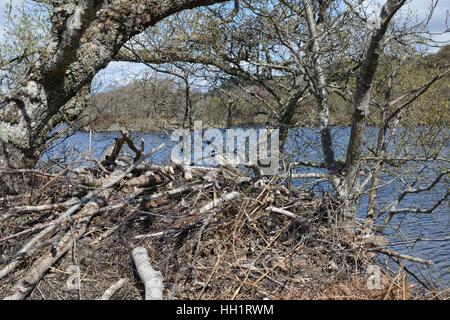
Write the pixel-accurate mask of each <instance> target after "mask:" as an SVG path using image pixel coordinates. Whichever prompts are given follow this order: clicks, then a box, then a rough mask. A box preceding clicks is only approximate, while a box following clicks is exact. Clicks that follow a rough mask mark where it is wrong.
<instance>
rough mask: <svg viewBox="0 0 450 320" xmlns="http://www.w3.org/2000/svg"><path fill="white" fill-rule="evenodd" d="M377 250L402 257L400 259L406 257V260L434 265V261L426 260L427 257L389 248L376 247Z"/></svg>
mask: <svg viewBox="0 0 450 320" xmlns="http://www.w3.org/2000/svg"><path fill="white" fill-rule="evenodd" d="M375 251H378V252H380V253H383V254H386V255H388V256H392V257H395V258H400V259H405V260H409V261H413V262H417V263H421V264H424V265H426V266H432V265H433V262H431V261H429V260H425V259H421V258H416V257H412V256H409V255H406V254H403V253H398V252H395V251H392V250H389V249H384V248H380V249H375Z"/></svg>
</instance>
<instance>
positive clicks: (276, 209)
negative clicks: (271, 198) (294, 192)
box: [266, 207, 300, 219]
mask: <svg viewBox="0 0 450 320" xmlns="http://www.w3.org/2000/svg"><path fill="white" fill-rule="evenodd" d="M266 211H270V212H274V213H279V214H283V215H285V216H288V217H290V218H294V219H300V216H299V215H296V214H295V213H293V212H290V211H287V210H283V209H279V208H275V207H268V208H267V209H266Z"/></svg>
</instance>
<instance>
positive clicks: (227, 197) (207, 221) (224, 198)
mask: <svg viewBox="0 0 450 320" xmlns="http://www.w3.org/2000/svg"><path fill="white" fill-rule="evenodd" d="M237 197H239V193H238V192H231V193H227V194H225V195H223V196H221V197H220V198H218V199H215V200H213V201H212V202H210V203H208V204H207V205H206V206H204V207H202V208H200V210H199V212H200V214H203V213H206V212H208V211H211V210H212V209H214V208H216V207H218V206H219V205H221V204H222V203H226V202H230V201H232V200H234V199H236V198H237ZM213 217H214V212H212V213H211V214H209V215H208V217H207V218H206V219H205V221H204V222H203V224H202V226H201V228H200V231H199V233H198V240H197V243H196V244H195V249H194V254H193V255H192V263H191V266H190V268H189V274H191V273H192V271H193V270H194V268H195V262H196V260H197V256H198V252H199V249H200V244H201V242H202V238H203V233H204V232H205V230H206V228H207V227H208V225H209V224H210V223H211V221H212V219H213Z"/></svg>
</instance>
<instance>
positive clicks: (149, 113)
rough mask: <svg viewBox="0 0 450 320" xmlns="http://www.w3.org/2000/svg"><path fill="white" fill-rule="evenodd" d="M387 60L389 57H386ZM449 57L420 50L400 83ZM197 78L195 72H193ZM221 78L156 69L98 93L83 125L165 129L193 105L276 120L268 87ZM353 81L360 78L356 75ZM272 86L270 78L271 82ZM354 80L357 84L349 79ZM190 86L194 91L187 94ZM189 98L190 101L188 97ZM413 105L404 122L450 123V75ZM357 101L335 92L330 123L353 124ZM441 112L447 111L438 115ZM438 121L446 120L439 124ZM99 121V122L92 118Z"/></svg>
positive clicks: (201, 112) (312, 116) (223, 120)
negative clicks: (188, 79) (197, 81)
mask: <svg viewBox="0 0 450 320" xmlns="http://www.w3.org/2000/svg"><path fill="white" fill-rule="evenodd" d="M386 59H388V58H386ZM449 62H450V46H446V47H443V48H441V49H440V50H439V52H437V53H435V54H429V55H425V56H422V55H419V54H417V58H416V60H410V61H408V62H407V67H405V68H404V70H402V73H401V74H400V75H399V76H398V79H397V80H396V83H395V86H397V87H398V88H401V90H402V91H404V90H408V89H411V88H414V86H415V85H416V84H417V83H420V82H422V81H423V80H424V79H426V78H427V77H429V76H430V70H433V69H438V68H439V67H442V68H443V67H445V66H447V65H448V64H449ZM381 69H384V70H381V72H380V75H379V76H378V79H377V80H376V85H378V86H376V88H377V89H376V90H374V92H375V94H376V95H378V96H379V97H382V96H383V94H384V92H383V89H384V82H385V81H384V80H385V75H383V71H385V73H388V72H389V69H390V68H389V64H386V67H383V68H381ZM192 77H194V75H192ZM215 80H216V79H214V78H211V77H209V78H208V76H205V80H204V81H207V82H208V89H207V90H205V89H204V86H202V87H200V86H195V85H190V86H188V88H186V86H185V82H184V81H180V79H179V78H178V77H177V76H174V75H167V74H165V73H158V72H152V73H148V74H146V75H145V77H143V78H140V79H136V80H134V81H132V82H130V83H129V84H127V85H120V84H118V85H116V86H114V87H112V88H110V89H108V90H105V91H102V92H98V93H96V94H94V95H93V96H92V97H91V99H90V101H89V104H88V105H89V107H88V108H87V109H86V110H85V116H86V117H85V118H84V121H82V122H81V124H82V129H83V130H84V129H91V128H92V129H95V130H97V131H117V130H119V128H121V127H126V128H128V129H129V130H132V131H161V130H164V129H173V128H177V127H182V126H183V121H184V120H185V119H184V118H185V116H186V115H185V114H184V113H183V112H181V110H183V109H184V106H185V105H188V107H189V109H190V110H188V112H190V113H191V117H192V121H196V120H200V121H202V122H203V123H204V124H206V125H209V126H214V127H229V126H253V125H255V126H261V125H276V123H274V122H275V121H274V119H272V117H271V112H270V110H268V108H266V105H265V104H263V103H261V102H260V101H258V98H257V97H256V94H257V93H260V92H262V91H263V89H262V88H261V86H260V85H259V84H258V83H256V82H253V83H252V82H250V81H243V80H240V79H238V78H234V77H230V78H229V79H228V80H227V81H224V82H221V83H220V84H219V85H217V86H215V85H214V83H215V82H216V81H215ZM352 81H353V82H354V81H355V79H352ZM267 83H268V85H270V80H268V81H267ZM349 85H354V84H353V83H350V84H349ZM186 90H189V94H188V95H187V94H186ZM313 99H314V98H313V96H312V95H311V96H309V97H307V98H306V99H305V100H302V101H299V104H298V108H297V109H296V112H295V115H294V122H293V124H292V126H293V127H295V126H306V127H307V126H314V125H315V124H317V121H318V119H317V112H316V107H315V105H314V101H313ZM187 100H189V101H187ZM414 104H415V106H414V108H411V112H409V113H408V114H407V116H406V117H405V118H404V119H403V120H402V121H401V125H404V126H409V125H431V126H433V125H442V124H448V123H450V112H449V107H450V75H448V74H447V75H446V76H445V77H443V78H442V79H441V80H439V81H437V82H436V83H435V84H434V85H433V86H432V87H431V88H430V89H429V91H428V92H427V93H426V94H424V95H422V96H421V97H419V98H418V99H417V100H416V101H415V102H414ZM352 112H353V106H352V101H348V100H346V99H345V97H343V96H342V95H340V94H339V93H338V92H331V93H330V122H331V124H332V125H337V126H348V125H350V124H351V120H352ZM371 113H372V118H371V119H370V120H371V125H374V126H376V125H377V122H378V120H379V119H377V112H376V108H373V110H372V111H371ZM436 113H438V114H440V115H442V117H441V118H438V119H436V117H435V115H436ZM436 121H441V122H440V123H436ZM94 122H95V125H92V123H94Z"/></svg>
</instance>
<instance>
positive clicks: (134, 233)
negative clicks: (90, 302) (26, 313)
mask: <svg viewBox="0 0 450 320" xmlns="http://www.w3.org/2000/svg"><path fill="white" fill-rule="evenodd" d="M125 143H126V144H128V145H129V146H130V148H131V150H134V152H135V155H133V157H130V156H129V155H125V154H124V155H120V154H121V153H120V151H121V148H122V145H124V144H125ZM154 151H155V150H154ZM119 155H120V156H119ZM0 179H1V180H2V187H1V188H2V193H3V195H2V196H1V197H0V253H1V256H0V297H2V298H5V299H12V298H13V299H25V298H29V299H143V298H144V297H145V298H146V299H316V298H317V299H369V298H378V299H379V298H382V299H383V298H385V299H408V298H414V297H416V296H417V295H418V290H416V289H414V287H415V286H414V285H413V284H412V281H408V274H407V272H405V271H404V270H402V269H401V270H400V272H399V273H395V274H393V273H392V272H390V271H389V270H388V269H386V268H383V269H381V270H382V275H381V282H380V287H378V288H375V289H373V288H371V289H372V290H369V287H368V284H370V281H371V279H370V277H371V276H373V275H370V273H368V272H369V269H370V268H373V266H374V264H375V263H376V261H375V257H376V255H377V253H378V252H379V250H384V253H388V254H391V255H392V256H395V255H396V253H394V252H391V251H390V250H388V249H381V248H385V247H384V244H383V243H379V242H380V241H375V240H374V239H375V237H367V236H364V232H362V227H360V226H358V225H357V226H355V228H354V230H352V231H349V230H348V229H346V228H342V227H340V224H339V220H338V219H337V212H338V207H339V204H338V203H336V202H335V201H334V200H333V198H332V197H331V196H325V197H323V196H321V197H316V196H315V195H314V194H312V193H309V192H305V191H302V190H300V189H296V188H293V187H291V186H290V184H288V183H287V181H288V177H283V176H275V177H260V176H258V175H257V173H256V172H255V173H254V174H246V173H244V172H242V171H240V170H238V169H237V168H233V167H231V166H229V165H223V166H220V167H218V168H213V169H211V168H209V169H208V168H194V167H184V168H182V167H178V166H175V165H167V166H156V165H153V164H152V163H149V162H148V161H147V160H146V156H145V155H143V146H141V148H137V147H136V146H135V145H134V144H133V141H131V139H130V138H129V137H128V135H127V134H126V133H125V132H124V134H123V137H122V138H121V139H117V140H116V142H115V144H114V146H113V147H112V150H111V152H110V153H109V155H108V156H107V157H106V159H104V160H103V161H95V167H92V168H84V169H80V168H78V169H75V168H71V167H67V168H63V169H61V170H59V171H57V172H54V171H49V170H42V171H34V170H15V171H4V172H3V173H2V176H1V178H0ZM378 240H379V239H378ZM381 242H383V241H381ZM380 245H381V247H379V246H380ZM396 257H397V258H398V259H400V258H402V259H403V258H405V259H408V258H410V259H414V258H412V257H404V256H402V255H399V254H397V256H396ZM417 262H420V263H427V261H417ZM434 296H435V294H432V293H428V296H427V297H430V298H431V297H434Z"/></svg>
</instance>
